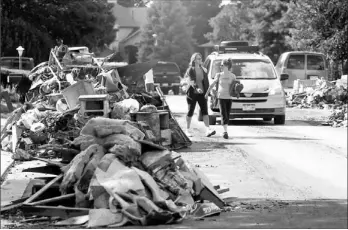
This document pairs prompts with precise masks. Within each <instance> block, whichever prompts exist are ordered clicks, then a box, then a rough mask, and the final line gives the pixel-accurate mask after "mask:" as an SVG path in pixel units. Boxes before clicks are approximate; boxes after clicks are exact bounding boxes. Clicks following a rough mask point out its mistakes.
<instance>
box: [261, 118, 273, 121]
mask: <svg viewBox="0 0 348 230" xmlns="http://www.w3.org/2000/svg"><path fill="white" fill-rule="evenodd" d="M271 120H272V118H271V117H265V118H263V121H271Z"/></svg>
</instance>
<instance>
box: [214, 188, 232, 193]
mask: <svg viewBox="0 0 348 230" xmlns="http://www.w3.org/2000/svg"><path fill="white" fill-rule="evenodd" d="M229 191H230V189H229V188H223V189H218V190H217V192H218V193H219V194H222V193H225V192H229Z"/></svg>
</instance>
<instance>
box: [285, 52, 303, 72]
mask: <svg viewBox="0 0 348 230" xmlns="http://www.w3.org/2000/svg"><path fill="white" fill-rule="evenodd" d="M304 66H305V56H304V55H300V54H296V55H294V54H292V55H290V57H289V60H288V64H287V67H286V68H288V69H304Z"/></svg>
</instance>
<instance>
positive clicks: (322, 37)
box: [280, 0, 348, 61]
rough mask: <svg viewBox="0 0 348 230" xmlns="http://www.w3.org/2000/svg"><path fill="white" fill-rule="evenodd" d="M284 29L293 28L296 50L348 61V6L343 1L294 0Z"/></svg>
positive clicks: (290, 39) (289, 39) (290, 40)
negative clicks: (323, 54) (313, 51)
mask: <svg viewBox="0 0 348 230" xmlns="http://www.w3.org/2000/svg"><path fill="white" fill-rule="evenodd" d="M288 6H289V7H288V11H287V12H286V14H285V15H284V17H283V19H282V20H281V21H280V26H283V27H285V26H286V27H287V28H289V36H288V37H287V42H288V43H289V44H290V45H291V47H292V48H293V49H297V50H298V49H301V50H305V49H307V50H315V51H321V52H324V53H327V54H328V56H329V58H330V59H331V60H335V61H336V60H347V59H348V41H347V37H348V3H347V1H340V0H313V1H312V0H303V1H291V2H290V3H289V4H288Z"/></svg>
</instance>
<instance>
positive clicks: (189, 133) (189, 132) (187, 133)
mask: <svg viewBox="0 0 348 230" xmlns="http://www.w3.org/2000/svg"><path fill="white" fill-rule="evenodd" d="M185 134H186V136H188V137H192V133H191V131H190V130H189V129H186V131H185Z"/></svg>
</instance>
